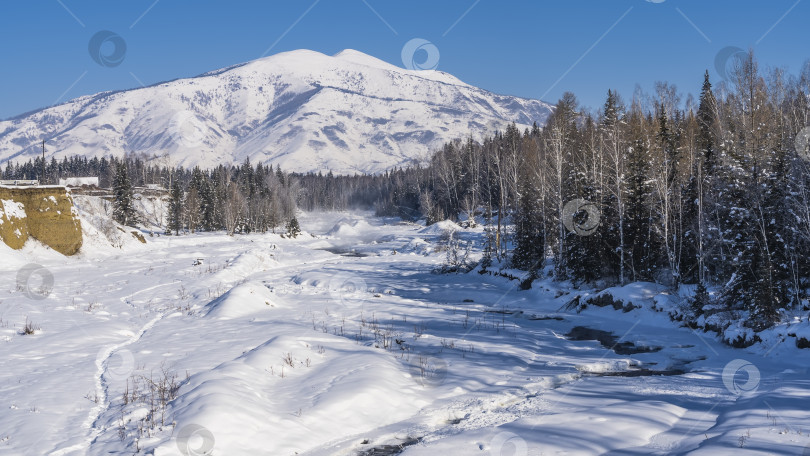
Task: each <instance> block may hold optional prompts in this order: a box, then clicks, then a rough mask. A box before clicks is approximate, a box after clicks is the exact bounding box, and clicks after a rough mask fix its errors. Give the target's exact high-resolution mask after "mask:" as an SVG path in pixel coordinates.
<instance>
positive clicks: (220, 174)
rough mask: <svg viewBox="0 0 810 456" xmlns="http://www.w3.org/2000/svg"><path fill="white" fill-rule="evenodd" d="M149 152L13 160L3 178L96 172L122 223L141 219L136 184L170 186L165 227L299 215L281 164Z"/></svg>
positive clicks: (258, 225)
mask: <svg viewBox="0 0 810 456" xmlns="http://www.w3.org/2000/svg"><path fill="white" fill-rule="evenodd" d="M159 161H160V160H159V159H156V158H154V157H145V156H137V155H134V156H127V157H124V158H116V157H110V158H107V157H101V158H91V159H88V158H86V157H78V156H73V157H70V158H65V159H64V160H62V161H57V160H55V159H52V160H51V161H50V162H46V164H45V165H46V166H45V167H44V170H45V171H44V173H43V166H42V165H43V162H42V159H41V158H37V159H36V160H30V161H28V162H26V163H23V164H17V163H9V164H7V165H6V168H5V170H3V172H2V173H0V175H2V176H3V179H9V180H13V179H39V180H40V182H42V183H45V184H49V183H57V182H58V179H60V178H67V177H82V176H93V177H98V178H99V186H100V187H102V188H110V189H112V196H113V202H114V204H113V206H114V211H113V216H114V218H115V219H116V221H118V222H119V223H122V224H124V225H135V224H137V223H138V222H139V220H138V215H137V211H136V208H135V203H134V194H135V188H136V187H146V186H149V185H156V186H158V187H161V188H165V189H167V190H168V196H169V215H168V218H167V220H165V221H164V222H165V223H166V227H167V231H170V232H173V233H175V234H180V233H181V232H186V231H191V232H194V231H220V230H224V231H226V232H227V233H228V234H234V233H250V232H257V231H258V232H266V231H268V230H274V229H275V228H277V227H280V226H283V227H286V226H287V225H288V224H289V222H290V221H291V220H292V219H293V218H294V216H295V210H296V207H297V206H296V199H297V198H298V195H299V193H302V192H301V191H300V189H301V187H300V184H299V178H298V177H296V176H295V175H291V174H287V173H284V172H283V171H282V170H281V169H280V168H275V169H273V167H272V166H267V165H263V164H258V165H256V166H253V165H251V164H250V162H249V161H245V163H243V164H242V165H241V166H224V165H220V166H218V167H216V168H214V169H212V170H202V169H200V168H193V169H187V168H183V167H176V168H172V167H168V166H163V165H158V164H154V163H155V162H159Z"/></svg>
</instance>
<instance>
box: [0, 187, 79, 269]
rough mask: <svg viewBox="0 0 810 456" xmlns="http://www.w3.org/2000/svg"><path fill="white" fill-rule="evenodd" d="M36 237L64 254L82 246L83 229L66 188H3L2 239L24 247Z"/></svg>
mask: <svg viewBox="0 0 810 456" xmlns="http://www.w3.org/2000/svg"><path fill="white" fill-rule="evenodd" d="M29 237H31V238H34V239H36V240H38V241H39V242H41V243H43V244H45V245H47V246H48V247H50V248H52V249H54V250H56V251H57V252H59V253H62V254H63V255H73V254H75V253H76V252H78V251H79V248H81V246H82V228H81V224H80V222H79V217H78V214H77V212H76V209H75V208H74V207H73V198H71V196H70V192H68V191H67V189H65V187H59V186H42V187H0V239H2V240H3V242H4V243H5V244H6V245H8V246H9V247H11V248H12V249H20V248H22V246H23V245H24V244H25V242H26V241H27V240H28V238H29Z"/></svg>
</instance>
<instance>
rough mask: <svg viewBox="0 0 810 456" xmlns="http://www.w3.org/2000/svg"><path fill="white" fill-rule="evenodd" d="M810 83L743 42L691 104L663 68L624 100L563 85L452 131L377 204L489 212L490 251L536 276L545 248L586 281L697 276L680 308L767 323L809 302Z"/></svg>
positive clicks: (384, 208)
mask: <svg viewBox="0 0 810 456" xmlns="http://www.w3.org/2000/svg"><path fill="white" fill-rule="evenodd" d="M809 94H810V63H808V64H806V65H805V66H804V68H803V71H802V73H801V74H800V75H799V76H789V75H787V74H785V73H784V72H783V71H782V70H778V69H777V70H771V71H769V72H767V74H764V75H763V74H762V72H760V70H759V68H758V64H757V62H756V59H755V58H754V55H753V54H752V53H749V55H748V56H747V58H745V59H740V60H739V62H737V65H736V67H735V69H734V71H733V72H732V73H731V75H730V80H729V81H727V82H724V83H723V84H721V86H720V89H719V90H718V91H717V92H715V90H714V89H713V87H712V84H711V82H710V80H709V75H708V72H707V73H706V75H705V78H704V82H703V87H702V90H701V94H700V98H699V100H698V102H697V103H696V104H695V103H694V102H692V101H691V99H690V100H687V102H686V103H682V99H681V95H680V94H678V92H677V90H676V88H675V87H673V86H671V85H669V84H666V83H659V84H657V86H656V90H655V94H654V95H652V96H644V95H643V94H636V95H634V96H633V98H632V100H631V101H630V102H629V103H625V102H624V101H623V100H622V98H621V97H620V96H619V94H617V93H615V92H613V91H609V92H608V95H607V99H606V101H605V104H604V107H603V108H602V109H601V110H600V111H599V112H598V113H596V114H590V113H587V112H583V110H582V109H581V108H580V107H579V106H578V103H577V100H576V98H575V96H574V95H573V94H571V93H566V94H565V95H563V97H562V98H561V99H560V100H559V102H558V103H557V104H556V108H555V110H554V113H553V115H552V116H551V117H550V118H549V119H548V122H547V124H546V125H545V126H544V127H543V128H542V129H540V128H537V127H536V126H535V127H534V128H532V129H527V130H525V131H523V132H520V131H519V130H518V129H517V128H516V127H515V126H514V125H513V126H511V127H509V128H507V129H506V130H505V131H504V132H503V133H498V134H496V135H495V136H493V137H491V138H488V139H486V140H484V141H483V142H481V143H476V142H473V141H472V140H468V141H466V142H463V141H462V142H455V143H452V144H447V145H445V146H444V148H443V149H442V150H441V151H439V152H438V153H437V154H436V155H435V156H434V157H433V160H432V163H431V165H430V166H429V167H428V168H427V169H424V170H410V171H408V172H401V173H395V174H394V175H393V176H392V177H391V180H390V181H389V182H388V184H390V185H391V186H392V188H391V189H390V191H388V192H387V193H386V194H385V195H383V196H381V200H380V201H379V206H378V207H379V209H380V210H381V212H383V213H400V214H406V213H407V212H409V211H411V210H416V209H418V210H419V211H421V212H422V213H423V214H424V215H425V216H426V218H427V219H428V221H429V222H431V221H435V220H439V219H442V218H446V217H449V218H459V216H460V215H464V214H466V215H467V217H472V216H473V214H483V215H484V217H486V218H488V220H489V221H488V223H487V225H488V227H487V233H489V235H488V236H487V238H488V241H487V246H486V258H485V262H489V261H491V258H496V259H499V260H507V261H508V262H509V264H510V265H511V266H513V267H516V268H520V269H523V270H527V271H530V272H531V276H532V277H536V276H537V274H539V271H541V270H542V269H543V267H544V265H545V263H546V261H547V259H549V258H550V259H552V260H553V263H552V264H553V271H554V274H555V276H556V278H558V279H561V280H562V279H566V280H572V281H575V282H581V283H582V282H590V283H594V282H597V281H600V282H602V283H605V284H625V283H628V282H630V281H638V280H645V281H656V282H659V283H663V284H667V285H672V286H678V285H679V284H697V293H696V296H695V299H694V303H693V306H692V309H691V312H692V313H691V315H687V318H689V319H691V320H692V321H697V320H698V319H699V318H700V317H701V315H704V316H706V317H707V316H709V315H711V314H714V313H716V312H718V311H721V312H722V311H733V312H735V315H737V316H738V317H739V318H741V319H742V320H744V321H746V324H747V326H749V327H750V328H752V329H754V330H761V329H763V328H767V327H769V326H771V325H772V324H773V323H774V322H776V321H777V320H778V319H779V317H780V312H781V311H782V310H784V309H791V308H796V307H797V306H800V305H806V304H803V303H806V299H807V288H808V278H809V277H810V173H808V158H810V150H808V142H807V136H808V134H810V129H808V128H807V126H808V125H810V97H809V96H808V95H809ZM684 104H685V105H686V107H685V108H681V107H680V106H682V105H684ZM507 217H510V218H511V222H512V223H511V224H510V227H513V229H514V231H511V232H508V233H507V232H506V230H505V229H504V224H503V223H502V220H505V219H506V218H507ZM709 286H713V287H714V288H715V289H717V290H719V292H718V293H717V295H713V296H712V298H711V299H710V297H709V294H708V293H707V292H706V288H707V287H709Z"/></svg>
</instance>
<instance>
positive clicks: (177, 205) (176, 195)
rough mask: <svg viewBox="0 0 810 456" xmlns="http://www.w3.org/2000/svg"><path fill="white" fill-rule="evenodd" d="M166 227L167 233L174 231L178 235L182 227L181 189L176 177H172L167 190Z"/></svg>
mask: <svg viewBox="0 0 810 456" xmlns="http://www.w3.org/2000/svg"><path fill="white" fill-rule="evenodd" d="M166 228H167V229H166V232H167V233H171V232H172V231H174V234H175V235H179V234H180V230H181V229H182V228H183V190H182V189H181V188H180V182H179V180H178V179H174V181H173V182H172V186H171V190H170V192H169V221H168V225H167V227H166Z"/></svg>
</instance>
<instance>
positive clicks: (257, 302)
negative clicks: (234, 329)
mask: <svg viewBox="0 0 810 456" xmlns="http://www.w3.org/2000/svg"><path fill="white" fill-rule="evenodd" d="M273 299H274V298H273V294H272V293H270V290H268V289H267V287H266V286H264V284H262V283H261V282H246V283H243V284H241V285H237V286H235V287H233V288H231V289H230V290H229V291H228V292H227V293H225V294H224V295H222V296H220V297H219V298H217V299H215V300H213V301H211V303H209V304H208V306H207V307H209V309H210V310H209V311H208V313H207V314H206V317H213V318H219V319H222V320H232V319H235V318H241V317H245V316H248V315H252V314H255V313H257V312H261V311H263V310H266V309H268V308H271V307H276V303H275V302H274V301H273Z"/></svg>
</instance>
